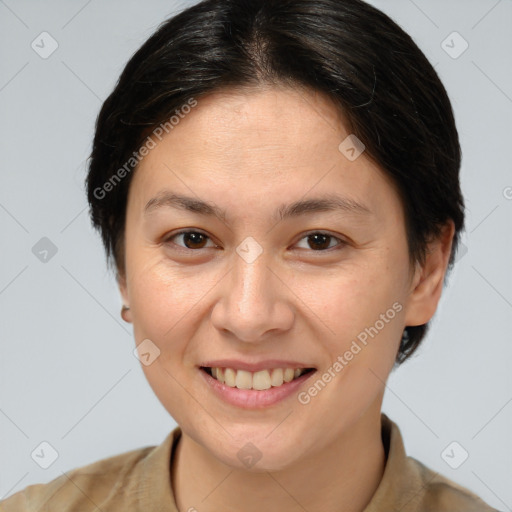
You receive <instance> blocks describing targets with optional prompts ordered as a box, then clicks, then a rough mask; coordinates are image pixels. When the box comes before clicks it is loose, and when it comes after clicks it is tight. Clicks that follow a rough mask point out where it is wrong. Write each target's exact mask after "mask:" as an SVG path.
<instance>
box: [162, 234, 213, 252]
mask: <svg viewBox="0 0 512 512" xmlns="http://www.w3.org/2000/svg"><path fill="white" fill-rule="evenodd" d="M178 237H181V238H182V241H183V244H184V245H181V244H175V245H177V246H178V247H183V248H184V249H204V248H205V244H206V241H207V240H210V237H209V236H207V235H205V234H204V233H201V232H200V231H180V232H179V233H175V234H174V235H171V236H169V237H168V238H166V239H165V243H170V242H171V241H172V240H174V239H175V238H178ZM172 243H174V242H172ZM212 244H213V242H212ZM210 247H212V246H210ZM213 247H217V246H216V245H215V244H213Z"/></svg>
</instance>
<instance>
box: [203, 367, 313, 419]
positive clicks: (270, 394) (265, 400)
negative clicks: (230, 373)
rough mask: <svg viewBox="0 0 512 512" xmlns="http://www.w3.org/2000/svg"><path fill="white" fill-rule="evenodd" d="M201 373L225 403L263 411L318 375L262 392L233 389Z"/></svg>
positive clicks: (301, 378)
mask: <svg viewBox="0 0 512 512" xmlns="http://www.w3.org/2000/svg"><path fill="white" fill-rule="evenodd" d="M199 373H200V374H201V375H202V376H203V378H204V379H205V381H206V383H207V384H208V386H209V387H210V389H211V390H212V391H213V392H214V393H215V394H216V395H217V396H219V397H220V398H222V400H224V401H225V402H228V403H230V404H231V405H235V406H237V407H241V408H243V409H263V408H265V407H270V406H271V405H275V404H277V403H278V402H281V401H283V400H285V399H286V398H288V397H289V396H290V395H292V394H294V393H295V392H296V391H297V390H298V388H300V386H301V385H302V384H303V383H304V382H305V381H306V380H307V379H309V377H311V376H312V375H313V374H315V373H316V370H314V371H312V372H309V373H306V374H304V375H301V376H300V377H298V378H297V379H294V380H292V381H291V382H285V383H283V384H282V385H281V386H276V387H272V388H269V389H265V390H261V391H259V390H256V389H238V388H232V387H230V386H226V384H222V383H221V382H219V381H218V380H217V379H214V378H213V377H212V376H211V375H208V373H206V372H205V371H204V370H201V369H199Z"/></svg>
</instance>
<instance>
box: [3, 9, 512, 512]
mask: <svg viewBox="0 0 512 512" xmlns="http://www.w3.org/2000/svg"><path fill="white" fill-rule="evenodd" d="M372 3H373V4H374V5H376V6H377V7H379V8H381V9H382V10H384V11H385V12H386V13H388V14H389V15H390V16H391V17H392V18H394V19H395V20H396V21H397V22H398V23H399V24H400V25H401V26H402V27H403V28H404V29H405V30H406V31H408V32H409V33H410V34H411V35H412V36H413V38H414V39H415V41H416V42H417V43H418V44H419V46H420V47H421V48H422V50H423V51H424V52H425V53H426V55H427V57H428V58H429V59H430V60H431V62H432V63H433V64H435V67H436V69H437V71H438V72H439V74H440V76H441V79H442V80H443V82H444V84H445V86H446V88H447V89H448V92H449V94H450V97H451V99H452V101H453V106H454V109H455V114H456V119H457V124H458V129H459V133H460V136H461V141H462V146H463V153H464V158H463V166H462V185H463V190H464V194H465V197H466V202H467V226H468V229H467V231H466V233H465V235H464V238H463V241H464V244H465V247H466V248H467V252H465V249H464V250H463V251H462V252H461V255H460V259H459V262H458V265H457V267H456V269H455V270H454V272H453V273H452V275H451V278H450V280H449V285H448V287H447V288H446V290H445V292H444V296H443V298H442V302H441V306H440V310H439V311H438V313H437V314H436V316H435V319H434V321H433V325H432V330H431V332H430V334H429V336H428V338H427V339H426V340H425V342H424V345H423V348H422V349H420V351H419V353H418V356H417V357H415V358H413V360H411V361H409V362H407V363H406V364H405V365H404V366H403V367H402V368H400V369H398V370H397V371H396V372H394V373H393V374H392V375H391V377H390V380H389V382H388V386H387V393H386V397H385V403H384V411H385V412H386V413H387V414H388V415H389V416H390V417H391V418H392V419H393V420H395V421H396V422H397V423H398V424H399V426H400V428H401V430H402V433H403V436H404V439H405V444H406V449H407V451H408V453H409V454H410V455H412V456H414V457H416V458H417V459H419V460H421V461H423V462H424V463H425V464H426V465H427V466H429V467H431V468H432V469H434V470H435V471H438V472H440V473H442V474H444V475H446V476H447V477H449V478H451V479H453V480H455V481H456V482H459V483H461V484H462V485H465V486H467V487H469V488H470V489H472V490H473V491H474V492H476V493H477V494H479V495H480V496H482V498H484V499H485V500H486V501H487V502H489V503H490V504H491V505H493V506H494V507H496V508H498V509H500V510H512V486H511V485H510V484H511V482H512V442H511V440H510V438H511V435H510V433H511V431H512V377H511V372H510V362H511V360H512V344H511V336H510V331H509V329H510V324H511V320H512V271H511V263H512V230H511V219H512V188H509V187H512V173H511V163H510V147H511V142H510V136H511V134H512V130H511V128H510V126H511V124H510V123H511V121H512V82H511V78H512V60H511V59H510V53H511V51H512V31H511V29H510V27H512V1H511V0H499V1H497V0H479V1H468V0H459V1H455V0H450V1H441V0H437V1H432V0H430V1H426V0H414V1H412V0H393V1H390V0H374V1H373V2H372ZM186 5H188V4H186V3H181V4H179V5H178V4H177V3H176V2H172V1H160V0H148V1H145V2H142V1H138V2H136V1H133V0H132V1H126V0H125V1H122V2H121V1H120V0H116V1H113V0H110V1H103V2H100V1H99V0H90V1H88V2H87V1H84V2H81V1H72V2H71V1H66V2H65V1H63V0H61V1H55V0H53V1H45V2H37V1H28V0H18V1H14V0H5V1H2V0H0V52H1V56H0V119H1V124H0V148H1V157H2V160H1V164H0V165H1V173H0V229H1V235H2V244H1V251H0V254H1V265H0V315H1V322H0V329H1V331H0V332H1V334H0V343H1V359H0V365H1V367H0V386H1V387H0V389H1V397H0V443H1V444H0V461H1V463H0V464H1V469H0V496H1V497H6V496H8V495H10V494H12V493H14V492H16V491H18V490H20V489H22V488H23V487H25V486H27V485H29V484H32V483H36V482H48V481H49V480H51V479H53V478H55V477H57V476H59V475H61V474H62V472H64V471H68V470H69V469H71V468H73V467H77V466H81V465H84V464H87V463H89V462H92V461H95V460H98V459H100V458H104V457H107V456H110V455H113V454H117V453H120V452H123V451H127V450H131V449H135V448H138V447H141V446H146V445H155V444H159V443H160V442H161V441H162V440H163V438H164V436H165V435H166V434H167V433H168V432H169V430H170V429H172V428H173V427H174V425H175V423H174V421H173V420H172V418H170V416H169V415H168V413H167V412H166V411H165V410H164V409H163V407H162V406H161V405H160V403H159V402H158V400H157V399H156V398H155V397H154V396H153V393H152V391H151V389H150V387H149V385H148V384H147V382H146V380H145V378H144V375H143V373H142V370H141V368H140V366H139V364H140V363H139V362H138V360H137V359H136V358H135V357H134V355H133V353H132V351H133V348H134V341H133V337H132V330H131V325H129V324H125V323H124V322H123V321H122V320H121V319H120V316H119V309H120V306H121V301H120V298H119V295H118V292H117V289H116V286H115V282H114V279H113V277H112V276H111V275H109V274H108V272H107V271H106V266H105V261H104V254H103V249H102V246H101V245H100V240H99V236H98V235H97V234H96V233H94V232H93V230H92V228H91V227H90V225H89V220H88V216H87V210H86V200H85V194H84V190H83V179H84V176H85V160H86V158H87V157H88V155H89V151H90V146H91V140H92V135H93V125H94V121H95V118H96V115H97V113H98V110H99V108H100V106H101V103H102V101H103V100H104V99H105V98H106V97H107V95H108V94H109V93H110V91H111V90H112V88H113V86H114V84H115V81H116V80H117V78H118V76H119V74H120V72H121V70H122V68H123V66H124V64H125V63H126V61H127V60H128V58H129V57H130V56H131V54H132V53H133V52H134V51H135V50H136V49H137V48H138V47H139V46H140V45H141V44H142V43H143V41H144V40H145V39H146V38H147V37H149V36H150V34H151V33H152V32H153V31H154V29H155V28H156V26H157V24H158V23H160V22H161V21H163V20H164V19H165V18H166V17H167V16H168V15H170V14H172V13H174V12H175V11H176V10H177V9H178V8H181V7H183V6H186ZM43 31H47V32H48V33H49V34H50V35H51V36H52V38H54V39H55V40H56V41H57V43H58V45H59V46H58V48H57V50H56V51H55V52H54V53H53V54H52V55H51V56H49V57H48V58H46V59H43V58H41V57H40V56H39V54H38V53H36V51H34V50H33V49H32V47H31V43H32V41H34V40H35V41H36V43H37V42H38V41H40V39H41V38H40V37H38V36H39V34H41V32H43ZM454 31H456V32H458V33H459V34H460V35H461V36H462V37H463V38H464V40H466V41H467V42H468V44H469V47H468V49H467V50H466V51H465V52H464V53H462V54H461V55H460V56H458V58H453V55H455V53H458V52H460V50H461V49H462V48H463V46H462V44H463V41H462V40H461V39H458V38H457V37H458V36H451V37H450V38H448V40H447V42H446V43H445V48H446V49H447V50H449V51H450V52H451V53H452V56H450V55H449V54H448V53H447V52H446V51H445V49H443V47H442V42H443V41H444V40H446V38H447V37H448V36H449V35H450V34H452V32H454ZM454 37H455V39H454ZM452 41H453V42H452ZM39 44H40V45H41V43H39ZM447 44H448V45H450V46H451V47H452V48H451V49H449V48H447V47H446V45H447ZM45 48H46V50H48V48H50V40H49V39H46V43H45ZM40 51H42V50H40ZM42 237H48V238H49V239H50V240H51V241H52V243H53V244H54V245H55V246H56V248H57V252H56V254H55V255H53V256H52V255H51V252H50V253H49V254H48V256H47V261H46V262H43V261H40V259H38V257H36V255H35V254H34V253H33V251H32V248H33V247H34V246H35V245H36V244H37V243H38V241H39V240H40V239H41V238H42ZM40 243H42V242H40ZM37 247H38V246H36V248H37ZM36 252H37V251H36ZM43 441H46V442H48V443H50V444H51V445H52V446H53V447H54V448H55V449H56V451H57V452H58V458H57V459H56V460H55V462H53V464H52V465H51V466H50V467H49V468H48V469H42V468H41V467H40V466H39V465H38V463H36V461H35V460H38V459H37V457H34V459H33V458H32V457H31V453H32V452H33V450H34V449H36V448H38V447H39V448H38V450H39V452H38V451H37V450H36V453H43V452H44V453H45V455H44V457H46V458H47V460H46V462H49V461H50V459H48V457H50V456H51V452H50V451H49V449H46V451H44V445H43V447H42V448H41V447H40V443H41V442H43ZM452 441H457V442H458V443H459V444H460V445H461V446H462V447H463V448H464V449H465V450H467V452H468V453H469V458H468V459H467V460H466V461H465V462H464V463H463V464H462V465H461V466H460V467H459V468H458V469H452V468H451V467H450V466H449V465H448V464H447V463H446V462H445V460H444V459H443V458H442V456H441V453H442V452H443V450H444V449H445V448H446V447H447V446H448V445H449V444H450V443H451V442H452ZM41 449H43V452H41ZM457 450H458V448H457ZM454 453H455V455H456V457H458V456H459V455H458V452H454ZM49 454H50V455H49ZM44 457H40V459H39V460H38V462H39V464H44V463H45V460H44Z"/></svg>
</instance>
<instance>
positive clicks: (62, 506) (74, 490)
mask: <svg viewBox="0 0 512 512" xmlns="http://www.w3.org/2000/svg"><path fill="white" fill-rule="evenodd" d="M161 446H162V445H161ZM158 448H159V447H157V446H146V447H144V448H139V449H136V450H132V451H129V452H125V453H122V454H119V455H115V456H112V457H109V458H105V459H102V460H99V461H96V462H93V463H92V464H88V465H86V466H82V467H78V468H75V469H72V470H71V471H66V472H63V474H62V475H61V476H59V477H58V478H56V479H54V480H52V481H50V482H48V483H46V484H34V485H29V486H28V487H26V488H25V489H23V490H21V491H19V492H17V493H15V494H13V495H12V496H9V497H8V498H7V499H5V500H3V501H0V512H14V511H16V512H32V511H33V512H35V511H43V510H58V511H59V512H65V511H68V510H69V511H71V510H73V511H77V512H78V511H85V510H87V511H89V510H98V509H100V510H101V509H102V507H106V508H103V510H107V509H110V508H111V507H112V506H116V507H123V506H125V505H126V506H128V505H130V504H131V503H133V502H134V500H136V499H137V494H138V492H139V489H138V488H139V485H140V477H141V476H142V473H143V471H144V468H145V466H146V463H147V461H149V460H150V459H151V458H152V455H153V454H154V453H155V451H156V450H157V449H158ZM116 509H117V508H116Z"/></svg>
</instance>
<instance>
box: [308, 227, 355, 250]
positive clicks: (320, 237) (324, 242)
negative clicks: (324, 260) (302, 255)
mask: <svg viewBox="0 0 512 512" xmlns="http://www.w3.org/2000/svg"><path fill="white" fill-rule="evenodd" d="M301 240H307V242H306V243H307V244H308V246H309V247H306V249H308V248H310V249H312V250H313V251H315V252H322V251H325V250H327V249H332V247H333V246H332V245H331V242H333V241H337V242H338V243H337V244H335V245H334V247H336V246H344V245H345V242H344V241H343V240H341V239H340V238H338V237H335V236H334V235H331V234H329V233H324V232H322V231H314V232H311V233H308V234H307V235H306V236H304V237H303V238H301Z"/></svg>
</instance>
